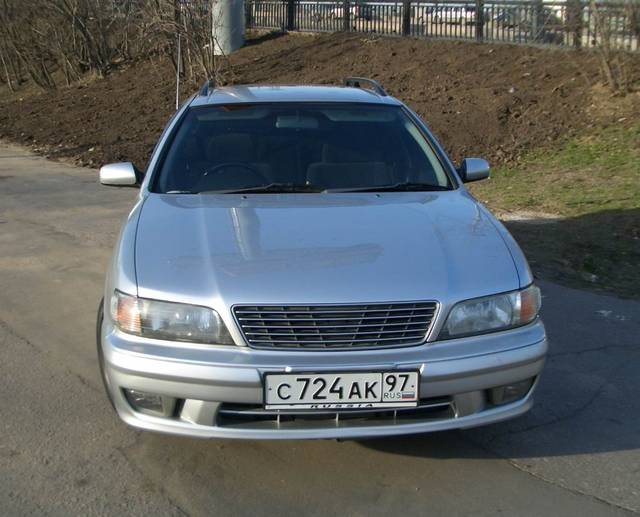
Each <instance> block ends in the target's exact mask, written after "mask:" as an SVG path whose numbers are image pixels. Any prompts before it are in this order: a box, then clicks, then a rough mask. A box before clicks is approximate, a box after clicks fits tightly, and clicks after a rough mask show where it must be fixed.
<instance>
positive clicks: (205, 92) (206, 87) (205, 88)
mask: <svg viewBox="0 0 640 517" xmlns="http://www.w3.org/2000/svg"><path fill="white" fill-rule="evenodd" d="M213 86H214V85H213V84H212V81H211V79H207V80H206V81H205V82H204V84H203V85H202V88H200V91H199V92H198V95H200V96H202V97H208V96H209V94H210V93H211V91H212V90H213Z"/></svg>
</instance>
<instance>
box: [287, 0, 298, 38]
mask: <svg viewBox="0 0 640 517" xmlns="http://www.w3.org/2000/svg"><path fill="white" fill-rule="evenodd" d="M286 1H287V25H286V27H287V30H288V31H292V30H294V29H295V26H296V0H286Z"/></svg>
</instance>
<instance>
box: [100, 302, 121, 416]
mask: <svg viewBox="0 0 640 517" xmlns="http://www.w3.org/2000/svg"><path fill="white" fill-rule="evenodd" d="M103 321H104V298H103V299H102V300H100V305H98V317H97V319H96V345H97V347H98V366H99V368H100V377H101V378H102V384H103V386H104V390H105V391H106V392H107V397H108V399H109V403H110V404H111V407H112V408H113V409H114V410H115V409H116V406H115V404H114V402H113V397H112V396H111V389H110V388H111V380H110V379H109V376H108V375H107V372H106V370H105V368H104V351H103V350H102V322H103Z"/></svg>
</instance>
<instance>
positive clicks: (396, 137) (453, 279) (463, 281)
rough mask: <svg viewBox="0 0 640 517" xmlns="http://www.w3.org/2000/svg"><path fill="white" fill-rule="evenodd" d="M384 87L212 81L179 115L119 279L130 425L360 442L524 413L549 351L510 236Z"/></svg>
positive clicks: (478, 170) (145, 185) (164, 142)
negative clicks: (360, 439) (222, 84)
mask: <svg viewBox="0 0 640 517" xmlns="http://www.w3.org/2000/svg"><path fill="white" fill-rule="evenodd" d="M488 176H489V166H488V164H487V163H486V162H485V161H484V160H481V159H477V158H467V159H465V160H463V161H462V163H461V164H460V166H459V167H458V168H456V167H454V165H453V164H452V163H451V161H450V160H449V158H448V157H447V155H446V154H445V152H444V151H443V149H442V147H441V146H440V144H439V143H438V142H437V141H436V139H435V138H434V137H433V136H432V135H431V133H430V132H429V130H428V128H427V127H426V126H425V124H424V123H423V122H422V121H421V120H420V119H419V118H418V117H417V116H416V114H415V113H413V112H412V111H411V110H410V109H409V108H408V107H407V106H405V105H404V104H403V103H402V102H400V101H399V100H397V99H395V98H393V97H391V96H389V95H387V93H386V92H385V91H384V89H383V88H382V87H381V86H380V85H379V84H378V83H376V82H375V81H371V80H369V79H363V78H349V79H347V80H346V81H345V84H344V86H229V87H220V88H218V87H216V88H214V87H211V86H209V84H208V83H206V84H205V85H204V86H203V88H202V90H201V91H200V92H199V93H197V94H195V95H193V96H192V97H191V98H190V99H189V100H187V101H186V102H185V103H184V104H183V106H182V107H181V108H180V109H179V110H178V111H177V112H176V114H175V115H174V116H173V118H172V119H171V120H170V121H169V123H168V125H167V127H166V129H165V130H164V132H163V134H162V136H161V137H160V140H159V142H158V145H157V146H156V148H155V150H154V152H153V154H152V156H151V159H150V162H149V165H148V168H147V170H146V173H145V174H144V175H142V174H141V173H140V172H138V171H137V170H136V169H135V168H134V166H133V165H132V164H131V163H128V162H127V163H118V164H111V165H106V166H104V167H102V169H101V170H100V181H101V182H102V183H103V184H105V185H118V186H125V185H129V186H135V187H139V188H140V194H139V197H138V201H137V203H136V204H135V206H134V207H133V210H132V211H131V213H130V214H129V216H128V219H127V221H126V222H125V224H124V226H123V228H122V231H121V234H120V237H119V239H118V242H117V244H116V247H115V252H114V255H113V259H112V262H111V266H110V269H109V271H108V275H107V280H106V287H105V291H104V300H103V303H102V304H101V306H100V310H99V314H98V326H97V337H98V356H99V363H100V368H101V372H102V376H103V380H104V384H105V387H106V390H107V393H108V395H109V398H110V400H111V402H112V403H113V405H114V407H115V409H116V411H117V412H118V414H119V416H120V417H121V418H122V419H123V420H124V421H125V422H127V423H128V424H130V425H132V426H135V427H138V428H142V429H147V430H151V431H160V432H165V433H173V434H180V435H187V436H194V437H218V438H247V439H260V438H280V439H285V438H286V439H290V438H358V437H372V436H385V435H398V434H404V433H422V432H427V431H438V430H443V429H454V428H465V427H472V426H479V425H484V424H489V423H494V422H498V421H501V420H505V419H508V418H512V417H515V416H518V415H521V414H522V413H524V412H526V411H527V410H528V409H529V408H530V407H531V405H532V403H533V391H534V389H535V386H536V382H537V379H538V376H539V375H540V372H541V370H542V367H543V364H544V359H545V354H546V352H547V339H546V336H545V330H544V326H543V324H542V322H541V321H540V319H539V317H538V311H539V309H540V291H539V290H538V288H537V287H536V286H535V285H534V284H533V277H532V274H531V271H530V269H529V267H528V265H527V262H526V260H525V257H524V256H523V254H522V252H521V250H520V248H519V247H518V245H517V244H516V243H515V241H514V240H513V238H512V237H511V236H510V235H509V233H508V232H507V231H506V230H505V228H504V227H503V226H502V225H501V224H500V223H499V222H498V221H497V220H496V218H495V217H494V216H492V215H491V214H490V213H489V212H488V210H487V209H486V208H485V207H484V206H482V205H481V204H480V203H478V202H477V201H476V200H475V199H474V198H473V197H472V196H471V195H470V194H469V192H468V191H467V190H466V189H465V187H464V185H463V184H464V183H465V182H470V181H475V180H480V179H483V178H487V177H488Z"/></svg>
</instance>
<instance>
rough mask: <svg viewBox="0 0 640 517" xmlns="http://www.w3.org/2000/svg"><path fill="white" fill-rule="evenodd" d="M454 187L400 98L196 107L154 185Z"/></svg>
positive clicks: (223, 188)
mask: <svg viewBox="0 0 640 517" xmlns="http://www.w3.org/2000/svg"><path fill="white" fill-rule="evenodd" d="M450 188H451V182H450V180H449V178H448V176H447V173H446V172H445V170H444V167H443V166H442V164H441V163H440V161H439V159H438V157H437V156H436V154H435V152H434V150H433V148H432V147H431V145H430V144H429V142H428V141H427V139H426V138H425V136H424V135H423V134H422V133H421V132H420V130H419V129H418V128H417V126H416V125H415V124H414V122H413V121H412V120H411V119H410V118H409V116H408V115H407V114H406V113H405V111H404V110H403V109H402V108H400V107H397V106H383V105H374V104H342V103H341V104H336V103H334V104H320V103H318V104H313V103H304V104H283V103H279V104H276V103H274V104H255V105H248V104H231V105H223V106H206V107H196V108H191V109H190V110H189V111H188V112H187V113H186V115H185V117H184V119H183V120H182V122H181V124H180V126H179V128H178V129H177V131H176V132H175V134H174V136H173V138H172V140H171V143H170V146H169V149H168V151H167V152H166V155H165V157H164V160H163V161H162V165H161V168H160V171H159V174H158V175H157V177H156V180H155V182H154V185H153V188H152V190H153V191H155V192H161V193H176V194H177V193H186V194H198V193H210V192H212V193H225V194H226V193H241V192H242V193H274V192H305V193H313V192H325V193H328V192H340V191H345V192H354V191H376V190H377V189H380V190H381V191H390V190H414V191H415V190H425V191H428V190H445V189H450Z"/></svg>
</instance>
